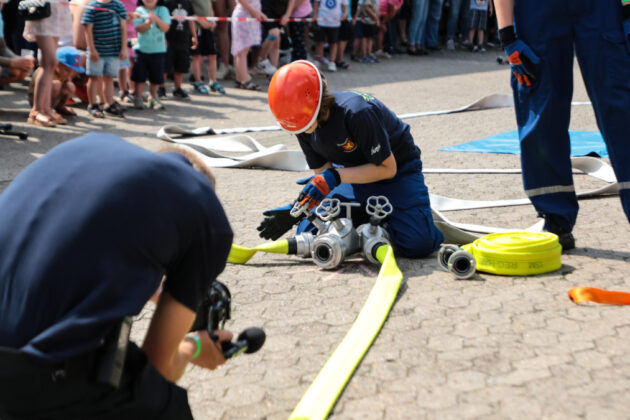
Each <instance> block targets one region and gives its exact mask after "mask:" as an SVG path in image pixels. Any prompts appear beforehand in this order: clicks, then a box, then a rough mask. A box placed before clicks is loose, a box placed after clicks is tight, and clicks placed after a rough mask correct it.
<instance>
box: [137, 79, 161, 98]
mask: <svg viewBox="0 0 630 420" xmlns="http://www.w3.org/2000/svg"><path fill="white" fill-rule="evenodd" d="M156 91H157V90H156ZM143 92H144V82H135V89H134V91H133V96H134V98H142V93H143Z"/></svg>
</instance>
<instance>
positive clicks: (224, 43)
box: [212, 0, 234, 68]
mask: <svg viewBox="0 0 630 420" xmlns="http://www.w3.org/2000/svg"><path fill="white" fill-rule="evenodd" d="M212 4H213V7H214V15H215V16H222V17H227V16H230V15H231V14H232V9H233V8H234V0H216V1H215V2H214V3H212ZM228 25H229V22H217V27H216V30H215V34H216V35H217V44H218V46H219V56H220V57H221V62H222V63H223V65H224V66H225V67H226V68H227V67H228V66H229V65H230V39H229V37H228Z"/></svg>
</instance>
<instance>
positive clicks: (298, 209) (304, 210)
mask: <svg viewBox="0 0 630 420" xmlns="http://www.w3.org/2000/svg"><path fill="white" fill-rule="evenodd" d="M289 214H290V215H291V216H293V217H295V218H298V217H300V216H301V215H302V214H305V215H307V216H308V201H307V202H306V203H302V202H300V201H298V200H296V201H295V203H293V207H292V208H291V210H290V211H289Z"/></svg>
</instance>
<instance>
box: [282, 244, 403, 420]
mask: <svg viewBox="0 0 630 420" xmlns="http://www.w3.org/2000/svg"><path fill="white" fill-rule="evenodd" d="M376 258H377V259H378V260H379V261H380V262H381V264H382V266H381V270H380V271H379V273H378V277H377V279H376V282H375V283H374V287H373V288H372V291H371V292H370V295H369V296H368V298H367V300H366V301H365V304H364V305H363V308H362V309H361V312H359V315H358V316H357V319H356V320H355V321H354V324H353V325H352V327H351V328H350V331H348V333H347V334H346V336H345V337H344V339H343V340H342V341H341V343H340V344H339V346H338V347H337V349H336V350H335V352H334V353H333V354H332V356H331V357H330V359H328V361H327V362H326V364H325V365H324V367H323V368H322V369H321V370H320V372H319V374H318V375H317V377H316V378H315V380H314V381H313V383H312V384H311V386H310V387H309V388H308V390H307V391H306V393H305V394H304V396H303V397H302V399H301V400H300V402H299V403H298V405H297V406H296V407H295V409H294V410H293V413H291V416H290V417H289V418H290V419H291V420H297V419H309V420H315V419H324V418H326V416H327V415H328V413H329V412H330V410H331V408H332V406H333V405H334V404H335V401H337V398H339V395H340V394H341V391H343V389H344V387H345V386H346V383H347V382H348V380H349V379H350V376H351V375H352V373H353V372H354V370H355V369H356V367H357V366H358V364H359V362H360V361H361V359H363V356H364V355H365V353H366V352H367V350H368V349H369V348H370V346H371V345H372V341H374V338H375V337H376V335H377V334H378V332H379V331H380V330H381V326H382V325H383V323H384V322H385V319H386V318H387V315H388V314H389V311H390V310H391V307H392V305H393V304H394V300H395V299H396V296H397V295H398V290H399V289H400V284H401V282H402V277H403V276H402V273H401V272H400V270H399V269H398V266H397V265H396V260H395V259H394V252H393V251H392V248H391V246H389V245H383V246H381V247H379V248H378V250H377V251H376Z"/></svg>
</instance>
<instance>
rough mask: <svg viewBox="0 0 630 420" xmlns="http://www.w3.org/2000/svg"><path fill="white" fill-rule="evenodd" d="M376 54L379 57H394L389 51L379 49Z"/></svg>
mask: <svg viewBox="0 0 630 420" xmlns="http://www.w3.org/2000/svg"><path fill="white" fill-rule="evenodd" d="M374 55H376V56H377V57H378V58H387V59H389V58H392V56H391V55H390V54H389V53H388V52H387V51H383V50H378V51H376V52H375V53H374Z"/></svg>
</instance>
